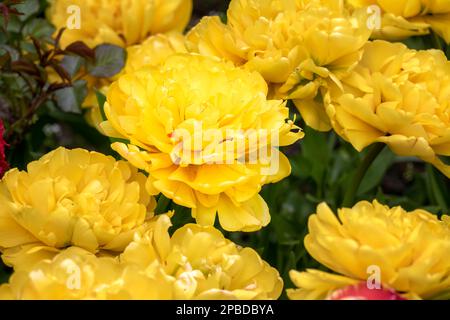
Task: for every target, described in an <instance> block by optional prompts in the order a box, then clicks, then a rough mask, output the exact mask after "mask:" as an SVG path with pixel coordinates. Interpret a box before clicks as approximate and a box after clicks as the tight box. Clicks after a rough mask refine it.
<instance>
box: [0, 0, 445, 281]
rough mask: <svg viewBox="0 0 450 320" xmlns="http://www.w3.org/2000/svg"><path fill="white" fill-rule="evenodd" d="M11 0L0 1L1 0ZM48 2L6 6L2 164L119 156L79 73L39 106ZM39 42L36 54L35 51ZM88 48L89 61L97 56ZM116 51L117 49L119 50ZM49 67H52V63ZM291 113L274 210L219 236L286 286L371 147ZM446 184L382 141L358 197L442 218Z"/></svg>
mask: <svg viewBox="0 0 450 320" xmlns="http://www.w3.org/2000/svg"><path fill="white" fill-rule="evenodd" d="M12 2H14V1H0V4H6V5H8V3H12ZM228 2H229V1H224V0H195V1H194V3H195V5H194V12H193V17H192V22H191V24H190V25H191V26H192V25H194V24H195V23H196V22H197V21H198V20H199V19H200V18H201V17H202V16H205V15H210V14H217V15H221V16H222V17H225V16H226V14H225V11H226V8H227V5H228ZM45 6H46V3H45V1H44V0H27V1H25V2H24V3H23V4H21V5H18V6H16V5H14V6H12V7H13V8H16V9H17V11H19V12H21V13H23V15H15V14H14V12H11V14H10V16H9V21H8V25H7V27H6V28H5V29H2V30H1V32H0V67H1V68H2V69H1V73H0V118H1V119H2V120H3V122H4V123H5V126H6V128H7V133H6V137H7V140H8V142H9V143H10V145H11V147H10V148H9V149H7V150H6V151H7V157H8V162H9V163H10V165H11V167H18V168H21V169H24V168H25V167H26V164H27V163H28V162H30V161H32V160H35V159H37V158H39V157H40V156H42V155H43V154H45V153H47V152H49V151H51V150H53V149H54V148H56V147H58V146H65V147H69V148H75V147H83V148H86V149H89V150H96V151H99V152H102V153H105V154H111V155H113V156H116V157H117V155H116V154H114V153H113V151H112V150H111V149H110V148H109V139H108V138H106V137H104V136H102V135H101V134H99V133H98V132H97V131H96V129H94V128H92V127H91V126H90V125H89V124H87V122H86V121H85V118H84V115H83V111H82V110H81V108H80V105H81V102H82V101H83V99H84V97H85V95H86V88H85V86H84V85H85V84H84V83H83V82H82V80H80V79H76V78H74V75H75V73H76V72H69V74H68V75H67V74H62V76H61V77H60V78H61V79H60V81H59V82H57V83H56V84H55V85H60V86H61V88H57V89H59V90H60V92H59V95H60V97H59V98H58V94H53V92H50V93H49V94H48V95H47V96H45V98H44V99H43V100H42V101H37V102H38V104H36V103H37V102H36V99H38V98H39V97H40V95H41V94H42V92H44V93H45V91H46V90H49V88H48V86H47V87H43V86H42V83H41V82H42V81H44V82H45V81H46V80H47V78H46V67H48V66H45V64H43V63H42V59H41V61H39V60H40V59H39V58H40V55H41V54H45V52H47V51H46V50H48V44H49V43H51V41H52V40H51V35H52V34H53V32H54V28H53V27H52V26H51V25H50V24H49V23H48V22H47V21H46V20H45V18H44V14H43V12H44V10H45ZM4 22H5V21H4V18H1V17H0V25H4ZM36 42H37V44H36ZM405 43H406V44H407V45H408V46H410V47H412V48H415V49H426V48H432V47H433V48H440V49H442V50H444V51H446V52H447V53H450V48H448V47H446V45H445V43H444V42H443V41H442V40H440V39H439V38H437V37H436V36H435V35H430V36H426V37H416V38H411V39H409V40H408V41H406V42H405ZM39 48H40V49H41V50H42V52H41V53H39V52H38V51H39ZM99 51H101V50H99ZM95 53H96V52H94V60H95V59H96V61H97V60H98V59H97V58H98V57H97V56H95ZM97 53H98V52H97ZM117 54H118V55H119V56H120V52H118V53H117ZM7 55H9V60H8V59H7V58H6V57H7ZM61 55H62V56H69V58H66V60H65V61H66V63H67V64H68V65H70V66H72V67H73V66H74V64H77V63H79V62H80V61H78V60H77V61H75V60H74V59H84V60H82V63H86V61H88V60H89V56H90V55H92V53H89V52H88V53H86V52H85V51H83V49H82V48H81V49H80V47H77V48H75V50H74V51H73V52H71V53H67V52H62V53H61ZM21 59H23V60H24V61H25V62H27V61H28V64H26V63H25V64H22V65H20V66H21V67H22V69H20V68H19V69H20V70H19V71H20V72H17V70H15V71H14V70H11V69H7V68H6V67H11V66H10V65H7V64H8V63H9V64H11V62H13V61H19V60H21ZM30 62H31V64H32V65H33V64H34V65H36V66H37V70H34V69H33V66H31V65H30ZM97 62H98V61H97ZM91 63H96V62H92V61H91ZM98 63H100V62H98ZM67 64H66V66H67ZM16 67H17V64H16ZM50 67H51V66H50ZM30 68H31V69H33V70H31V69H30ZM69 69H70V68H69ZM77 70H78V69H77ZM7 71H8V72H7ZM55 71H56V72H57V73H58V70H55ZM21 73H22V74H21ZM59 73H64V71H60V72H59ZM28 82H30V83H31V84H30V83H28ZM53 89H55V88H53ZM61 90H65V91H62V92H61ZM55 91H56V90H55ZM291 110H292V115H293V116H294V114H296V117H297V119H298V120H297V121H298V123H299V125H300V126H301V127H302V128H304V130H305V133H306V136H305V138H304V139H303V140H302V141H301V142H300V143H297V144H295V145H294V146H292V147H289V148H286V149H285V150H284V152H285V153H286V154H287V155H288V156H289V159H290V161H291V165H292V174H291V176H290V177H289V178H287V179H285V180H283V181H281V182H280V183H277V184H274V185H268V186H266V187H264V189H263V191H262V195H263V197H264V199H266V201H267V203H268V204H269V207H270V211H271V216H272V221H271V223H270V225H269V226H268V227H266V228H264V229H263V230H261V231H259V232H256V233H250V234H246V233H226V235H227V237H229V238H230V239H232V240H234V241H236V242H237V243H239V244H241V245H244V246H251V247H253V248H254V249H256V250H257V251H258V252H259V253H260V254H261V255H262V257H263V258H264V259H265V260H267V261H268V262H269V263H270V264H271V265H272V266H274V267H275V268H277V269H278V270H279V271H280V273H281V275H282V277H283V279H284V280H285V286H286V287H287V288H288V287H292V284H291V282H290V280H289V277H288V272H289V270H291V269H298V270H304V269H305V268H310V267H320V266H319V264H318V263H317V262H316V261H314V260H313V259H312V258H311V257H310V256H309V255H308V253H307V252H306V250H305V248H304V245H303V238H304V236H305V235H306V234H307V221H308V217H309V215H311V214H312V213H314V212H315V208H316V206H317V205H318V204H319V203H321V202H323V201H326V202H327V203H328V204H329V205H330V206H331V207H332V208H333V209H337V208H339V207H340V206H342V203H343V200H344V199H343V198H344V194H345V192H346V190H347V189H348V188H349V187H350V186H351V179H352V177H353V175H354V174H355V172H356V170H357V168H358V166H359V165H360V163H361V162H362V161H363V159H364V157H365V156H366V154H367V152H368V151H367V150H366V151H364V152H362V153H358V152H356V151H355V150H354V149H353V148H352V147H351V145H349V144H348V143H346V142H344V141H343V140H342V139H340V138H339V137H338V136H336V134H334V133H332V132H331V133H319V132H316V131H314V130H312V129H310V128H308V127H307V126H305V125H304V123H303V121H302V120H301V118H300V116H299V115H298V114H297V113H296V111H295V108H293V107H292V106H291ZM15 123H16V125H14V124H15ZM17 123H18V124H17ZM11 128H12V129H11ZM449 188H450V185H449V180H448V179H447V178H445V177H444V176H443V175H442V174H440V173H439V172H437V170H435V169H434V168H433V167H432V166H430V165H427V164H424V163H423V162H421V161H419V160H417V159H415V158H404V157H398V156H396V155H394V154H393V153H392V152H391V151H390V150H389V149H388V148H384V149H383V151H382V152H381V154H380V155H379V157H378V158H377V159H376V160H375V162H374V163H373V164H372V166H371V167H370V169H369V170H368V172H367V174H366V176H365V178H364V179H363V181H362V184H361V187H360V188H359V191H358V193H357V195H356V198H357V199H356V200H369V201H371V200H373V199H375V198H376V199H378V200H379V201H380V202H382V203H385V204H387V205H390V206H394V205H401V206H403V207H404V208H405V209H408V210H412V209H415V208H425V209H427V210H429V211H431V212H433V213H436V214H438V215H439V214H442V213H448V212H449V211H448V208H449V206H450V197H449ZM174 207H175V209H176V212H177V214H176V215H175V217H174V221H173V222H174V227H173V228H176V227H177V226H181V225H182V224H184V223H186V222H190V221H192V218H191V217H190V213H189V212H188V210H187V209H185V208H182V207H179V206H176V205H173V204H172V203H171V202H170V201H169V200H168V199H165V198H163V197H161V198H160V199H159V202H158V208H157V212H159V213H161V212H164V210H166V209H167V208H174ZM9 274H10V270H9V269H8V268H6V267H5V266H0V283H1V282H5V281H7V279H8V277H9Z"/></svg>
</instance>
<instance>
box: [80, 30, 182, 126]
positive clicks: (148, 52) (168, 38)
mask: <svg viewBox="0 0 450 320" xmlns="http://www.w3.org/2000/svg"><path fill="white" fill-rule="evenodd" d="M175 53H187V49H186V46H185V44H184V36H183V35H182V34H181V33H179V32H170V33H167V34H156V35H153V36H150V37H149V38H147V39H146V40H144V41H143V42H142V43H140V44H136V45H133V46H130V47H128V48H127V61H126V64H125V67H124V69H123V70H122V71H121V73H120V74H119V75H117V76H115V77H114V79H115V80H117V79H118V78H119V77H120V75H122V74H125V73H129V72H133V71H138V70H139V69H141V68H143V67H146V66H157V65H159V64H161V63H163V62H164V61H165V60H166V59H167V58H168V57H169V56H171V55H173V54H175ZM112 82H113V80H112V79H111V80H105V79H101V80H100V81H97V85H100V86H101V89H102V91H103V92H104V93H107V91H108V87H109V86H110V85H111V83H112ZM90 86H91V87H92V86H93V84H91V85H90ZM96 99H97V97H96V96H95V94H93V93H92V92H91V94H90V95H89V96H88V97H87V98H86V101H85V104H86V105H87V106H92V108H90V110H89V115H88V119H89V121H90V123H91V124H93V125H95V126H96V127H97V129H98V130H99V131H102V130H101V128H100V127H99V125H100V123H101V122H102V121H103V118H102V114H101V111H100V107H99V106H98V104H97V102H96Z"/></svg>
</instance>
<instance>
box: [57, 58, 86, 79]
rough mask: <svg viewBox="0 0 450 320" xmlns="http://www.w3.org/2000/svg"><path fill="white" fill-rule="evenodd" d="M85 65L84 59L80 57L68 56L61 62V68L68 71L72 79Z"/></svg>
mask: <svg viewBox="0 0 450 320" xmlns="http://www.w3.org/2000/svg"><path fill="white" fill-rule="evenodd" d="M82 64H83V58H81V57H79V56H72V55H66V56H64V58H63V59H62V61H61V66H62V67H63V68H64V69H65V70H66V71H67V73H68V74H69V76H70V78H73V77H74V76H75V75H76V74H77V72H78V71H79V70H80V67H81V66H82Z"/></svg>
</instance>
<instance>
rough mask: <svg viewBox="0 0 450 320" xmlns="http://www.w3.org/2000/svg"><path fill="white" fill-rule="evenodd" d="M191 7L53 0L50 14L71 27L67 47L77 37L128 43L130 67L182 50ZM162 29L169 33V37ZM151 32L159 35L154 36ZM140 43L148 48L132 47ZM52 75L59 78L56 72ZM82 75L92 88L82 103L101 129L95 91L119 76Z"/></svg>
mask: <svg viewBox="0 0 450 320" xmlns="http://www.w3.org/2000/svg"><path fill="white" fill-rule="evenodd" d="M191 12H192V0H153V1H149V0H126V1H123V0H51V1H50V6H49V8H48V10H47V17H48V19H49V20H50V21H51V22H52V23H53V24H54V25H55V27H56V29H57V31H56V32H58V30H60V29H62V28H66V30H65V31H64V33H63V35H62V37H61V45H62V47H66V46H67V45H69V44H71V43H73V42H75V41H83V42H84V43H86V44H87V45H88V46H89V47H95V46H96V45H99V44H103V43H110V44H115V45H118V46H120V47H124V48H127V51H128V58H127V67H126V69H128V68H129V67H130V66H132V67H137V66H142V65H143V64H152V65H156V64H157V63H159V62H157V61H161V59H162V58H163V57H164V56H166V55H169V54H171V53H172V50H173V51H175V52H178V51H181V52H183V51H184V50H183V46H184V45H182V42H183V41H184V39H183V37H182V36H181V32H183V31H184V29H185V27H186V25H187V24H188V22H189V20H190V17H191ZM76 22H78V23H79V25H76V24H75V23H76ZM72 24H74V25H73V26H72ZM163 33H168V35H167V38H166V36H165V35H163ZM152 35H156V36H155V37H154V38H153V37H151V36H152ZM149 37H150V39H149ZM141 43H142V44H143V47H144V48H143V49H137V48H135V47H133V46H136V45H139V44H141ZM143 55H145V56H146V58H144V57H143ZM52 76H53V77H54V78H55V79H56V78H57V75H56V74H53V75H52ZM116 77H117V76H116ZM83 79H85V80H86V81H87V83H88V89H89V90H88V95H87V97H86V99H85V101H84V103H83V107H84V108H87V109H88V112H87V116H86V118H87V120H88V121H89V123H90V124H91V125H93V126H96V127H97V129H99V128H98V124H99V123H100V122H101V121H102V116H101V111H100V108H99V106H98V103H97V96H96V94H95V90H96V89H97V90H100V91H102V92H106V91H107V88H108V86H109V85H110V84H111V82H112V81H113V80H114V78H113V79H99V78H94V77H91V76H89V75H87V76H84V77H83Z"/></svg>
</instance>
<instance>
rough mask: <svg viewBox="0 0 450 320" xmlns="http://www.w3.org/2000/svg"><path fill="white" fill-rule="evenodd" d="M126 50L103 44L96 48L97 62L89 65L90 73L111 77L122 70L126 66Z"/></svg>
mask: <svg viewBox="0 0 450 320" xmlns="http://www.w3.org/2000/svg"><path fill="white" fill-rule="evenodd" d="M126 56H127V54H126V50H125V49H123V48H121V47H118V46H115V45H112V44H102V45H99V46H97V47H96V48H95V63H94V64H89V65H88V72H89V74H90V75H92V76H94V77H99V78H109V77H112V76H114V75H116V74H118V73H119V72H120V70H122V68H123V67H124V66H125V60H126Z"/></svg>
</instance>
